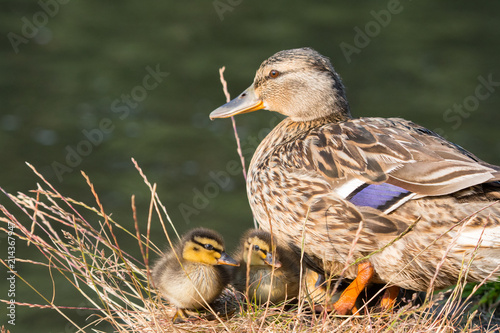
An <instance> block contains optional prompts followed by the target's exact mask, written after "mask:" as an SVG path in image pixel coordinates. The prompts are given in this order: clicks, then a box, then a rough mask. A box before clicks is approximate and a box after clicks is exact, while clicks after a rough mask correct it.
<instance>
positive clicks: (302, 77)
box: [211, 48, 500, 290]
mask: <svg viewBox="0 0 500 333" xmlns="http://www.w3.org/2000/svg"><path fill="white" fill-rule="evenodd" d="M273 71H274V72H273ZM262 108H265V109H268V110H271V111H277V112H279V113H282V114H284V115H286V116H287V118H285V119H284V120H283V121H282V122H281V123H280V124H278V125H277V126H276V127H275V128H274V129H273V131H272V132H271V133H270V134H269V135H268V136H267V137H266V138H265V139H264V140H263V141H262V142H261V144H260V145H259V147H258V148H257V150H256V152H255V154H254V156H253V158H252V161H251V163H250V167H249V171H248V178H247V192H248V198H249V201H250V206H251V208H252V211H253V213H254V216H255V218H256V219H257V221H258V222H259V224H260V226H261V227H262V228H263V229H264V230H270V229H271V226H272V231H273V233H274V234H275V235H276V236H277V237H279V238H280V239H281V240H282V241H284V242H288V243H290V244H291V246H295V248H296V249H298V248H300V246H301V243H302V235H303V231H304V228H305V232H304V234H305V242H304V244H305V253H306V256H307V260H306V262H307V263H308V264H309V266H310V267H312V268H314V269H316V270H322V269H324V270H325V271H328V272H333V273H340V272H341V271H342V269H343V268H344V266H345V265H346V264H348V263H352V262H354V260H357V259H362V258H365V257H367V256H369V258H368V259H367V260H368V261H369V262H370V263H371V265H372V266H373V268H374V270H375V275H374V277H373V281H377V282H383V283H389V284H393V285H397V286H400V287H404V288H408V289H413V290H427V288H429V285H430V281H431V280H432V279H433V277H434V275H435V273H436V266H437V265H438V264H440V263H441V261H442V267H441V269H440V271H439V273H438V274H437V276H436V280H435V282H434V285H433V287H436V288H443V287H447V286H450V285H453V284H455V283H457V280H458V278H459V276H460V275H461V272H462V271H463V269H464V265H465V267H466V268H468V269H469V273H468V275H467V280H469V281H476V282H477V281H481V280H482V279H484V278H486V277H487V276H488V274H489V273H491V272H492V271H494V270H495V269H497V267H498V265H499V264H500V205H498V204H496V200H498V199H499V197H500V191H499V188H500V186H499V183H498V180H500V167H498V166H494V165H491V164H488V163H486V162H483V161H481V160H480V159H479V158H477V157H476V156H474V155H473V154H471V153H469V152H467V151H466V150H464V149H463V148H461V147H459V146H457V145H455V144H453V143H450V142H448V141H446V140H445V139H443V138H442V137H440V136H439V135H437V134H435V133H433V132H432V131H429V130H428V129H426V128H424V127H421V126H419V125H417V124H415V123H413V122H411V121H407V120H404V119H399V118H389V119H384V118H359V119H353V118H352V117H351V115H350V110H349V106H348V103H347V99H346V97H345V93H344V88H343V84H342V82H341V80H340V77H339V76H338V74H337V73H336V72H335V71H334V69H333V67H332V66H331V64H330V62H329V60H328V59H327V58H326V57H324V56H322V55H320V54H319V53H317V52H316V51H314V50H312V49H308V48H304V49H294V50H287V51H281V52H278V53H277V54H275V55H273V56H272V57H271V58H269V59H268V60H266V61H264V62H263V63H262V65H261V66H260V68H259V69H258V71H257V74H256V76H255V80H254V84H253V85H252V86H250V88H249V89H247V90H246V91H245V92H244V93H242V94H241V95H240V96H238V97H237V98H236V99H235V100H233V101H231V102H229V103H228V104H226V105H224V106H222V107H220V108H219V109H217V110H215V111H214V112H212V114H211V118H222V117H228V116H232V115H235V114H239V113H245V112H249V111H254V110H256V109H262ZM358 229H359V235H358V236H359V238H358V239H357V240H356V241H355V239H356V234H357V232H358ZM483 231H484V233H483ZM405 232H406V233H405ZM402 234H404V235H403V236H402V237H400V236H401V235H402ZM398 237H399V239H397V238H398ZM395 239H397V240H396V241H395ZM353 243H355V245H354V250H353V256H352V258H350V259H349V261H348V254H349V251H350V249H351V247H352V246H353ZM387 245H388V246H387ZM472 257H474V260H473V261H472V262H470V260H471V258H472ZM443 258H444V259H443ZM344 274H345V276H346V277H348V278H351V279H353V278H355V277H356V276H357V270H356V267H354V266H351V267H350V268H349V269H348V270H347V271H346V272H345V273H344ZM498 276H499V273H498V272H497V273H495V274H493V276H492V278H491V279H496V278H497V277H498Z"/></svg>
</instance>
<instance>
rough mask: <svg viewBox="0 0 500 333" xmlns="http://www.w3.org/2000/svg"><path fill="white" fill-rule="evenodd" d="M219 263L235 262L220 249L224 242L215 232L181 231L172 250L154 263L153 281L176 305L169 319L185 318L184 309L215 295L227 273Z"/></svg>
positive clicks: (209, 299) (197, 307) (209, 300)
mask: <svg viewBox="0 0 500 333" xmlns="http://www.w3.org/2000/svg"><path fill="white" fill-rule="evenodd" d="M221 265H230V266H237V265H238V262H237V261H236V260H234V259H233V258H231V257H230V256H229V255H228V254H227V253H226V252H224V241H223V240H222V237H221V236H220V235H219V234H218V233H217V232H215V231H213V230H209V229H205V228H197V229H193V230H191V231H190V232H188V233H187V234H185V235H184V236H183V237H182V239H181V240H180V241H179V243H178V244H176V245H175V247H174V249H173V250H170V251H166V252H165V253H164V255H163V256H162V257H161V258H160V260H158V262H157V263H156V264H155V265H154V267H153V270H152V277H153V283H154V285H155V286H156V288H158V290H159V291H160V292H161V294H162V295H163V296H165V298H167V299H168V301H169V302H170V303H171V304H173V305H175V306H176V307H177V313H176V314H175V316H174V318H173V321H174V322H175V321H180V320H182V319H184V318H186V312H185V309H200V308H203V307H205V306H206V304H208V303H211V302H212V301H213V300H215V298H216V297H217V296H219V295H220V294H221V292H222V290H223V289H224V287H225V286H226V285H227V284H228V283H229V281H230V278H231V275H230V272H229V270H228V269H226V268H225V267H224V266H221Z"/></svg>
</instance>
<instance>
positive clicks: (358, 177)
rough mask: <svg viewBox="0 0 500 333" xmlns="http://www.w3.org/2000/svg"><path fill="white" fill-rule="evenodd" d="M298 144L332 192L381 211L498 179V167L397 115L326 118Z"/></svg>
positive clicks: (499, 175) (499, 176) (499, 174)
mask: <svg viewBox="0 0 500 333" xmlns="http://www.w3.org/2000/svg"><path fill="white" fill-rule="evenodd" d="M303 144H304V147H303V149H304V152H305V153H306V156H307V160H308V161H307V163H308V165H309V166H310V167H312V168H314V169H315V170H316V171H317V172H319V173H320V174H321V176H322V177H323V178H324V179H325V180H327V181H328V182H329V183H331V184H332V187H333V189H334V191H335V192H336V193H337V194H339V195H340V196H341V197H342V198H344V199H347V200H349V201H351V202H353V203H354V204H356V205H357V206H366V205H368V206H371V207H373V208H378V209H381V210H383V211H386V212H390V211H391V210H392V209H395V208H396V207H397V204H401V203H402V202H404V201H405V200H408V199H411V198H419V197H425V196H439V195H445V194H450V193H453V192H456V191H459V190H461V189H464V188H467V187H470V186H473V185H477V184H481V183H485V182H492V181H497V180H499V179H500V167H498V166H494V165H490V164H488V163H486V162H483V161H481V160H480V159H479V158H477V157H476V156H474V155H473V154H471V153H469V152H468V151H466V150H465V149H463V148H461V147H460V146H458V145H455V144H452V143H450V142H449V141H447V140H445V139H444V138H442V137H441V136H439V135H437V134H436V133H434V132H432V131H430V130H427V129H426V128H424V127H421V126H419V125H416V124H414V123H412V122H410V121H406V120H403V119H398V118H390V119H383V118H361V119H356V120H350V121H347V122H341V123H331V124H327V125H324V126H322V127H319V128H317V129H315V130H313V131H310V132H309V133H308V135H307V138H306V139H305V140H304V142H303ZM368 203H370V204H368Z"/></svg>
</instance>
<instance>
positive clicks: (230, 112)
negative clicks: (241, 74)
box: [210, 84, 265, 120]
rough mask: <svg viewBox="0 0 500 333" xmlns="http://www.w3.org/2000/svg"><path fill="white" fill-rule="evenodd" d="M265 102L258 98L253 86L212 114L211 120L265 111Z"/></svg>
mask: <svg viewBox="0 0 500 333" xmlns="http://www.w3.org/2000/svg"><path fill="white" fill-rule="evenodd" d="M264 108H265V106H264V102H263V101H262V100H261V99H260V98H258V97H257V95H256V94H255V89H254V86H253V84H252V85H251V86H250V87H248V89H246V90H245V91H244V92H242V93H241V94H240V95H239V96H238V97H236V98H235V99H233V100H231V101H229V102H227V103H226V104H224V105H222V106H221V107H219V108H217V109H216V110H214V111H212V113H210V119H211V120H213V119H215V118H228V117H232V116H235V115H237V114H242V113H247V112H252V111H257V110H261V109H264Z"/></svg>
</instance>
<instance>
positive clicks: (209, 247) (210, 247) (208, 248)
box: [203, 244, 214, 251]
mask: <svg viewBox="0 0 500 333" xmlns="http://www.w3.org/2000/svg"><path fill="white" fill-rule="evenodd" d="M203 247H204V248H205V249H207V250H209V251H211V250H213V249H214V247H213V245H212V244H205V245H203Z"/></svg>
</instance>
